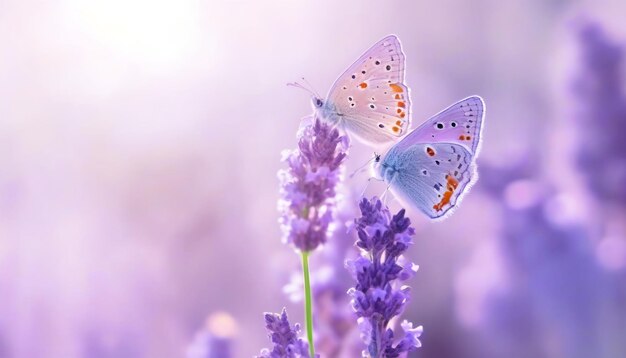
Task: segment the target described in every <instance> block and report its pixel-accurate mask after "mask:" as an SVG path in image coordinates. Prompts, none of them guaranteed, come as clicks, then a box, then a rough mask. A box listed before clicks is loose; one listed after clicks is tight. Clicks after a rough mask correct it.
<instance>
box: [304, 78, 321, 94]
mask: <svg viewBox="0 0 626 358" xmlns="http://www.w3.org/2000/svg"><path fill="white" fill-rule="evenodd" d="M302 81H304V83H306V85H307V86H309V88H310V90H311V92H313V94H315V96H317V98H322V96H320V94H319V93H318V92H317V91H316V90H315V88H314V87H313V85H311V82H309V81H307V80H306V78H304V77H302Z"/></svg>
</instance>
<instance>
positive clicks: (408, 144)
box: [373, 96, 485, 219]
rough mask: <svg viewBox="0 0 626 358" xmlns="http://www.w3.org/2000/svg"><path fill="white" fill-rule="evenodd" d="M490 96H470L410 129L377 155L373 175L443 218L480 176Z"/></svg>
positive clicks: (431, 214)
mask: <svg viewBox="0 0 626 358" xmlns="http://www.w3.org/2000/svg"><path fill="white" fill-rule="evenodd" d="M484 118H485V102H484V101H483V99H482V98H480V97H479V96H472V97H468V98H465V99H463V100H461V101H459V102H457V103H455V104H453V105H451V106H450V107H448V108H446V109H444V110H443V111H441V112H439V113H438V114H436V115H435V116H433V117H432V118H430V119H429V120H427V121H426V122H424V123H423V124H422V125H421V126H419V127H418V128H416V129H414V130H413V131H412V132H411V133H409V134H407V135H406V136H405V137H404V138H403V139H402V140H401V141H399V142H398V143H396V144H395V145H394V146H392V147H391V148H390V149H389V151H388V152H387V153H386V154H385V155H384V156H381V155H375V159H374V165H373V171H374V176H375V177H377V178H379V179H382V180H384V181H385V182H386V183H387V184H388V187H389V190H390V191H391V192H392V193H393V194H394V196H395V197H396V198H398V199H399V201H400V202H402V203H403V204H405V205H412V206H414V207H416V208H418V209H419V210H421V211H422V212H424V214H426V215H427V216H428V217H430V218H431V219H439V218H444V217H446V216H448V215H449V214H451V213H452V210H453V209H454V208H455V207H457V206H458V205H459V203H460V202H461V199H462V197H463V195H464V194H465V193H467V192H468V191H469V189H470V187H471V186H472V185H473V184H474V183H475V182H476V180H477V179H478V173H477V171H476V157H477V156H478V152H479V151H480V144H481V133H482V127H483V126H482V125H483V120H484Z"/></svg>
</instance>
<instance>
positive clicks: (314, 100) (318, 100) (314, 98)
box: [311, 96, 324, 110]
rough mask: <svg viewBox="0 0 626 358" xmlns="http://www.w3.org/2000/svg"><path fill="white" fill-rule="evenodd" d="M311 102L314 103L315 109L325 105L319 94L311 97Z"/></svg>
mask: <svg viewBox="0 0 626 358" xmlns="http://www.w3.org/2000/svg"><path fill="white" fill-rule="evenodd" d="M311 104H312V105H313V109H315V110H317V109H319V108H322V107H324V101H323V100H322V99H321V98H319V97H317V96H312V97H311Z"/></svg>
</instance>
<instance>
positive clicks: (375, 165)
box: [371, 152, 382, 179]
mask: <svg viewBox="0 0 626 358" xmlns="http://www.w3.org/2000/svg"><path fill="white" fill-rule="evenodd" d="M381 161H382V159H381V155H380V154H378V153H376V152H374V158H372V159H371V162H372V168H371V174H372V176H373V177H374V178H376V179H382V175H381V170H380V165H381Z"/></svg>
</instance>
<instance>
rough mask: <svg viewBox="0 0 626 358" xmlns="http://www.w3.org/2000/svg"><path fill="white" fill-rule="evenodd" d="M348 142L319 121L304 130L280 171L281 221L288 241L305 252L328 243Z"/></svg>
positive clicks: (287, 153)
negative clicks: (286, 167) (296, 147)
mask: <svg viewBox="0 0 626 358" xmlns="http://www.w3.org/2000/svg"><path fill="white" fill-rule="evenodd" d="M346 142H347V138H346V137H342V136H340V135H339V132H338V131H337V130H336V129H334V128H333V127H332V126H330V125H329V124H326V123H322V122H321V121H319V120H316V121H315V123H313V124H311V125H308V126H307V127H305V128H304V129H303V130H302V132H301V135H300V137H299V142H298V149H297V150H294V151H291V152H286V153H285V154H286V155H285V158H284V161H286V162H287V164H288V165H289V168H288V169H286V170H281V171H279V172H278V177H279V179H280V181H281V190H280V194H281V200H280V201H279V210H280V211H281V212H282V216H281V218H280V223H281V226H282V229H283V232H284V235H285V236H284V239H285V241H286V242H288V243H291V244H293V245H294V246H295V247H296V248H297V249H299V250H300V251H302V252H309V251H313V250H314V249H315V248H317V247H318V246H319V245H320V244H323V243H324V242H326V238H327V237H328V231H329V224H330V223H331V221H332V216H333V209H334V207H335V201H336V198H335V197H336V187H337V184H338V182H339V180H340V176H341V175H340V173H341V164H342V163H343V161H344V160H345V158H346V147H347V146H346V145H345V144H346Z"/></svg>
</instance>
